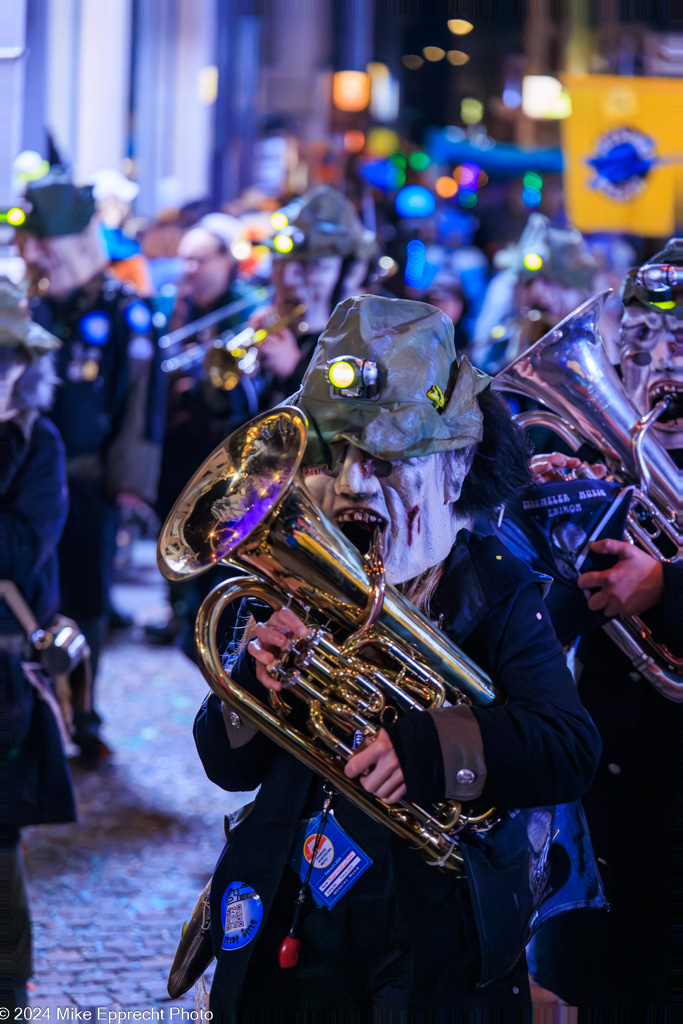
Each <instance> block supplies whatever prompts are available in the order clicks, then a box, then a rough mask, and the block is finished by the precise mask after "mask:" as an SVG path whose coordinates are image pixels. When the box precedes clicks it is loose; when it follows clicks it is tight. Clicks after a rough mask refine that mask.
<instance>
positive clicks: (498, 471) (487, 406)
mask: <svg viewBox="0 0 683 1024" xmlns="http://www.w3.org/2000/svg"><path fill="white" fill-rule="evenodd" d="M479 408H480V409H481V411H482V413H483V416H484V436H483V437H482V439H481V441H480V442H479V444H478V445H476V446H475V448H474V457H473V458H472V465H471V467H470V470H469V472H468V474H467V476H466V477H465V480H464V483H463V485H462V492H461V495H460V498H459V499H458V501H457V502H456V505H455V507H456V509H457V511H458V513H459V514H460V515H461V516H468V517H470V518H472V517H473V516H486V517H490V516H492V515H493V514H494V512H495V510H496V509H497V508H500V506H501V505H503V504H505V502H507V501H510V500H511V498H513V497H515V496H516V495H517V494H519V492H520V491H522V490H523V489H524V488H525V487H527V486H528V485H529V484H530V483H531V482H532V476H531V470H530V469H529V457H530V455H531V449H530V446H529V442H528V441H527V439H526V436H525V434H524V431H523V430H522V429H521V428H520V427H518V426H517V425H516V423H515V422H514V420H513V419H512V414H511V412H510V408H509V406H508V404H507V402H505V401H504V400H503V399H502V398H501V397H500V396H499V395H497V394H496V393H495V392H493V391H491V389H490V388H487V389H486V390H485V391H482V393H481V394H480V395H479ZM471 451H472V449H471V448H465V449H461V450H460V451H455V452H449V455H450V456H451V457H455V458H464V457H466V456H470V457H471Z"/></svg>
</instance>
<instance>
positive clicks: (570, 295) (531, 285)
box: [472, 213, 599, 373]
mask: <svg viewBox="0 0 683 1024" xmlns="http://www.w3.org/2000/svg"><path fill="white" fill-rule="evenodd" d="M496 264H497V265H498V266H500V267H501V273H499V274H497V275H496V277H494V278H493V280H492V281H491V283H490V284H489V287H488V289H487V292H486V295H485V296H484V301H483V303H482V307H481V310H480V312H479V315H478V317H477V321H476V323H475V326H474V333H473V346H472V358H473V359H474V361H475V363H476V364H477V366H481V367H483V368H484V369H485V370H486V371H487V372H489V373H496V372H497V371H498V370H500V369H502V368H503V367H504V366H507V365H508V363H510V362H511V361H512V360H513V359H515V358H516V357H517V356H518V355H519V354H520V353H521V352H523V351H524V350H525V349H527V348H529V346H530V345H533V344H534V342H536V341H538V340H539V338H542V337H543V335H544V334H545V333H546V332H547V331H549V330H550V328H551V327H555V325H556V324H558V323H559V322H560V321H561V320H563V319H564V318H565V317H566V316H568V315H569V314H570V313H571V312H572V310H574V309H576V307H577V306H579V305H580V304H581V303H582V302H584V301H585V300H586V299H587V298H588V297H589V296H590V295H592V294H593V292H594V291H596V288H597V286H596V278H597V274H598V269H599V268H598V264H597V262H596V260H595V258H594V257H593V255H592V253H591V252H590V250H589V248H588V246H587V244H586V242H585V239H584V238H583V236H582V235H581V233H580V232H579V231H577V230H576V228H572V227H560V226H557V225H554V224H551V223H550V221H549V220H548V218H547V217H545V216H544V215H543V214H542V213H532V214H531V216H530V217H529V220H528V222H527V225H526V227H525V229H524V231H523V232H522V235H521V237H520V239H519V242H518V243H517V245H515V246H511V247H510V248H509V249H505V250H503V251H502V252H500V253H499V254H498V256H497V258H496Z"/></svg>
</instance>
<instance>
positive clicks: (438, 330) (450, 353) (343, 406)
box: [298, 295, 491, 464]
mask: <svg viewBox="0 0 683 1024" xmlns="http://www.w3.org/2000/svg"><path fill="white" fill-rule="evenodd" d="M344 357H347V358H344ZM340 363H343V364H344V366H343V367H342V369H343V370H344V371H345V372H349V373H350V372H351V371H350V370H348V367H349V366H351V367H353V366H357V367H361V371H360V372H361V374H362V373H366V376H368V374H367V371H368V368H369V376H368V379H371V380H372V379H374V380H375V383H374V384H373V385H371V386H370V387H369V388H363V387H359V388H357V389H354V388H353V387H352V388H348V387H345V386H343V384H342V386H341V387H336V386H335V384H334V383H333V380H334V379H335V377H336V373H335V368H336V367H338V366H339V364H340ZM490 379H491V378H490V377H489V376H488V375H487V374H485V373H482V371H481V370H477V369H476V368H475V367H473V366H472V364H471V363H470V362H469V360H468V359H466V358H465V357H460V358H458V357H457V356H456V350H455V345H454V341H453V324H452V322H451V320H450V319H449V318H448V317H447V316H445V315H444V314H443V313H442V312H441V310H439V309H437V308H436V307H435V306H430V305H429V304H428V303H426V302H413V301H410V300H407V299H387V298H383V297H382V296H377V295H359V296H355V297H353V298H350V299H345V300H344V301H343V302H340V303H339V305H338V306H337V307H336V309H335V310H334V312H333V314H332V316H331V318H330V320H329V322H328V324H327V327H326V328H325V330H324V331H323V333H322V334H321V335H320V338H319V340H318V344H317V346H316V348H315V351H314V353H313V358H312V360H311V363H310V365H309V367H308V370H307V372H306V375H305V377H304V379H303V384H302V389H301V391H300V393H299V396H298V403H299V405H300V406H301V407H302V408H303V410H304V412H305V413H306V415H307V416H308V418H309V425H310V431H309V438H310V441H309V450H308V452H307V459H308V460H309V461H310V462H311V463H312V464H315V463H322V462H325V461H328V460H329V458H330V455H331V454H332V455H333V456H334V457H336V453H335V450H334V449H335V447H337V448H338V447H340V446H341V445H343V443H344V442H346V441H350V442H351V443H352V444H355V445H356V446H357V447H358V448H361V449H363V451H366V452H368V453H369V454H370V455H374V456H375V457H377V458H382V459H388V460H390V461H394V460H397V459H406V458H413V457H415V456H420V455H429V454H431V453H432V452H439V451H450V450H452V449H455V448H464V447H466V446H467V445H470V444H475V443H476V442H477V441H480V440H481V438H482V433H483V417H482V413H481V409H480V408H479V403H478V402H477V395H478V394H479V393H480V392H481V391H483V390H484V388H485V387H486V386H487V385H488V383H489V381H490ZM355 392H357V393H355Z"/></svg>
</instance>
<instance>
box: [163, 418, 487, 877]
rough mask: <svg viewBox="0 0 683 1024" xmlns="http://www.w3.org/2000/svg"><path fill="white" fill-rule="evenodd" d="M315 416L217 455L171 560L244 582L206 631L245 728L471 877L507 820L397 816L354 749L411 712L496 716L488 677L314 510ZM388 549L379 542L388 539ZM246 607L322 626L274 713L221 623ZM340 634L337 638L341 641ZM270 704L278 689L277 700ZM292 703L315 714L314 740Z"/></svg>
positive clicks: (454, 812) (285, 675) (202, 476)
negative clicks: (482, 845) (358, 738)
mask: <svg viewBox="0 0 683 1024" xmlns="http://www.w3.org/2000/svg"><path fill="white" fill-rule="evenodd" d="M306 443H307V427H306V420H305V417H304V415H303V413H302V412H301V411H300V410H299V409H296V408H293V407H287V406H281V407H279V408H277V409H274V410H272V411H271V412H268V413H264V414H262V415H261V416H257V417H256V418H255V419H253V420H251V421H250V422H249V423H247V424H245V426H243V427H241V428H240V429H239V430H237V431H235V433H233V434H231V435H230V437H228V438H227V439H226V440H225V441H224V442H223V443H222V444H221V445H219V447H218V448H216V450H215V451H214V452H213V453H212V455H210V456H209V458H208V459H207V460H206V462H205V463H204V465H203V466H202V467H201V468H200V469H199V470H198V471H197V472H196V473H195V475H194V477H193V478H192V480H190V482H189V484H188V485H187V487H186V488H185V490H184V491H183V493H182V494H181V496H180V497H179V499H178V501H177V502H176V504H175V506H174V508H173V510H172V511H171V513H170V515H169V516H168V519H167V520H166V523H165V524H164V527H163V529H162V532H161V535H160V538H159V546H158V553H157V559H158V563H159V568H160V569H161V572H162V573H163V575H164V576H166V577H167V578H168V579H173V580H183V579H187V578H189V577H191V576H195V575H198V574H199V573H202V572H205V571H206V570H207V569H208V568H210V567H211V566H213V565H217V564H219V563H222V564H224V565H228V566H231V567H232V568H234V569H237V570H239V571H240V572H241V573H242V574H243V575H241V576H238V577H234V578H231V579H228V580H226V581H225V582H223V583H221V584H219V585H218V586H217V587H216V588H215V589H214V590H213V591H212V592H211V593H210V594H209V596H208V597H207V598H206V600H205V601H204V603H203V605H202V607H201V609H200V611H199V616H198V618H197V626H196V639H197V647H198V651H199V656H200V667H201V669H202V672H203V673H204V676H205V677H206V680H207V682H208V683H209V686H210V687H211V689H212V690H213V692H214V693H215V694H216V695H217V696H218V697H219V698H220V700H221V701H222V702H223V703H224V704H226V705H227V706H228V707H229V708H231V709H232V710H233V711H235V712H237V714H238V715H239V716H240V718H241V719H244V720H245V721H247V722H250V723H251V724H253V725H255V726H257V728H259V729H260V730H261V731H262V732H264V733H265V734H266V735H267V736H268V737H269V738H270V739H272V740H274V742H275V743H277V744H279V746H281V747H282V748H284V749H285V750H286V751H288V752H289V753H291V754H293V755H294V756H295V757H297V758H298V759H299V760H301V761H303V762H304V763H305V764H306V765H307V766H308V767H309V768H311V769H313V771H315V772H317V773H318V774H319V775H322V776H324V777H325V778H327V779H329V780H330V781H331V782H332V783H333V785H334V786H335V787H336V788H337V789H338V790H339V791H340V792H342V793H343V794H344V795H345V796H346V797H348V798H349V799H350V800H351V801H353V802H354V803H355V804H357V805H358V806H359V807H360V808H361V809H362V810H364V811H365V812H366V813H367V814H369V815H370V817H372V818H374V819H375V820H376V821H378V822H380V823H381V824H383V825H385V826H387V827H388V828H389V829H390V830H391V831H392V832H394V833H395V834H397V835H399V836H401V837H402V838H403V839H405V840H407V841H408V842H409V843H410V844H411V845H412V846H414V847H418V848H419V849H420V850H421V851H422V854H423V856H424V857H425V858H426V859H427V860H428V862H429V863H432V864H434V865H437V866H438V867H441V868H444V869H448V870H453V871H456V872H461V871H462V863H463V859H462V853H461V852H460V850H459V847H458V842H457V838H456V837H457V834H458V833H459V832H460V831H461V830H462V829H464V828H468V829H470V830H472V831H485V830H486V829H487V828H489V827H490V826H491V825H492V824H493V823H494V820H493V817H492V815H493V811H492V810H491V811H487V812H486V813H485V814H482V815H477V816H468V815H467V814H466V813H465V810H464V808H463V807H462V805H461V804H460V803H458V802H457V801H454V800H449V801H446V802H445V803H442V804H439V805H434V806H432V807H428V808H422V807H418V806H417V805H415V804H410V803H406V802H403V803H400V804H397V805H392V806H389V805H387V804H385V803H383V802H382V801H381V800H379V799H378V798H377V797H374V796H372V795H371V794H369V793H367V792H366V791H365V790H364V789H363V788H362V786H361V785H360V784H359V782H358V780H355V779H348V778H347V777H346V776H345V775H344V765H345V762H346V760H347V759H348V758H349V757H350V756H351V754H352V753H353V751H352V749H351V746H350V742H349V738H350V737H352V736H353V735H354V733H355V732H356V731H357V730H360V731H361V732H362V733H363V734H364V735H365V736H374V735H376V733H377V731H378V730H379V728H380V726H381V725H382V724H383V723H389V722H390V721H391V720H393V719H394V718H395V716H396V715H397V714H399V713H401V712H405V711H410V710H426V709H430V708H438V707H440V706H441V705H442V704H444V702H445V701H449V702H450V703H451V704H456V703H463V702H465V703H474V704H477V705H486V704H489V703H491V702H492V701H493V700H494V699H495V697H496V694H495V691H494V689H493V686H492V684H491V680H490V679H489V678H488V676H487V675H486V674H485V673H484V672H482V671H481V669H479V668H478V667H477V666H476V665H475V664H474V663H473V662H472V661H470V659H469V658H467V657H466V655H465V654H463V653H462V651H460V650H459V649H458V648H457V647H456V646H455V645H454V644H452V643H450V641H449V640H448V639H447V638H446V637H445V636H444V635H443V634H442V633H441V632H439V630H438V629H436V628H435V626H433V625H432V623H431V622H429V620H428V619H427V618H425V617H424V616H423V615H421V614H420V613H419V612H418V611H417V610H416V609H415V608H413V606H412V605H411V604H409V602H408V601H406V600H405V598H403V597H401V595H400V594H399V593H398V592H397V591H396V590H394V588H393V587H391V586H389V585H387V584H386V583H385V580H384V571H383V566H382V564H381V558H380V557H379V553H378V550H377V547H376V546H375V549H374V551H371V553H370V555H369V556H362V555H361V554H360V553H359V551H358V550H357V549H356V548H355V547H354V546H353V545H352V544H350V543H349V541H348V540H347V539H346V537H344V535H343V533H342V532H341V531H340V530H339V529H338V528H337V527H336V526H335V525H334V523H332V522H330V520H329V519H327V518H326V517H325V516H324V515H323V513H322V512H321V511H320V509H319V508H318V507H317V505H316V504H315V502H314V501H313V500H312V498H311V495H310V494H309V492H308V490H307V488H306V486H305V484H304V480H303V476H302V471H301V468H300V466H301V461H302V459H303V456H304V452H305V449H306ZM376 537H377V535H376ZM243 597H255V598H258V599H259V600H262V601H265V602H266V603H267V604H268V605H270V606H271V607H272V608H273V609H276V608H280V607H283V606H285V605H287V606H289V605H290V604H291V605H292V606H293V607H294V608H295V609H296V610H297V611H298V612H299V614H300V615H301V616H302V617H303V618H304V619H305V620H306V621H307V623H308V624H309V625H310V626H311V627H312V628H311V629H310V632H309V637H308V638H307V639H305V640H296V641H292V643H291V644H290V647H289V649H288V650H287V651H286V652H285V653H284V655H283V656H282V658H281V659H280V662H279V663H278V665H277V670H278V678H279V679H281V680H283V682H284V685H285V688H284V689H283V690H281V691H279V692H278V693H272V692H270V691H269V694H268V697H267V699H264V700H261V699H258V698H256V697H254V696H252V695H251V694H250V693H248V692H246V691H245V690H243V689H242V688H241V687H239V686H238V684H237V682H236V681H235V680H234V679H233V678H232V677H231V676H230V673H229V671H228V670H227V669H226V667H225V666H224V664H223V661H222V659H221V655H220V653H219V651H218V646H217V639H216V637H217V630H218V623H219V620H220V618H221V616H222V615H223V613H224V612H225V610H226V608H227V607H228V606H229V605H230V604H231V603H232V602H234V601H238V600H240V599H241V598H243ZM330 630H331V631H332V632H334V637H332V635H331V633H330V632H329V631H330ZM264 693H265V690H264ZM292 697H295V698H298V700H300V701H302V702H303V703H304V705H305V706H306V713H307V722H306V727H305V728H303V729H302V728H298V727H297V726H296V725H295V724H294V723H293V719H294V718H296V717H297V716H295V715H293V714H292V706H291V704H290V703H289V701H290V699H291V698H292Z"/></svg>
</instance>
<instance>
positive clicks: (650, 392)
mask: <svg viewBox="0 0 683 1024" xmlns="http://www.w3.org/2000/svg"><path fill="white" fill-rule="evenodd" d="M619 340H620V364H621V372H622V376H623V380H624V384H625V386H626V389H627V390H628V392H629V394H630V396H631V398H632V399H633V401H634V403H635V405H636V406H637V408H638V410H639V411H640V412H641V413H642V414H645V413H647V412H649V411H650V409H652V408H654V406H655V405H656V404H657V402H659V401H660V399H662V398H668V399H669V405H668V407H667V409H665V411H664V413H663V414H662V415H661V416H660V418H659V419H658V420H657V423H656V424H655V425H654V426H653V428H652V429H653V431H654V432H655V435H656V437H657V438H658V439H659V440H660V442H661V443H662V444H663V445H664V447H665V448H667V449H668V450H670V451H672V450H674V449H681V448H683V320H680V319H678V318H676V317H675V316H673V315H664V314H661V313H655V312H653V311H650V310H647V309H645V308H644V307H643V306H639V305H630V306H626V307H625V309H624V314H623V317H622V320H621V331H620V337H619Z"/></svg>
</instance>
